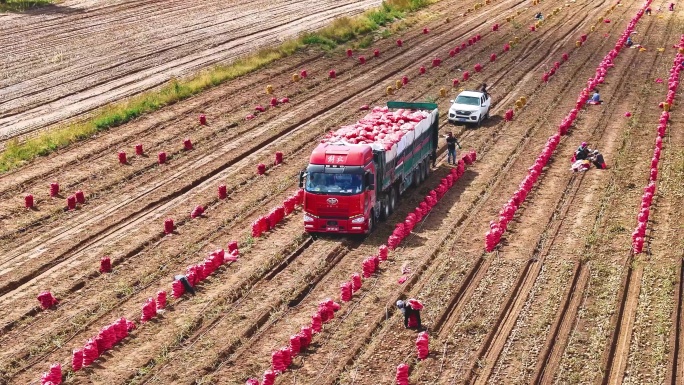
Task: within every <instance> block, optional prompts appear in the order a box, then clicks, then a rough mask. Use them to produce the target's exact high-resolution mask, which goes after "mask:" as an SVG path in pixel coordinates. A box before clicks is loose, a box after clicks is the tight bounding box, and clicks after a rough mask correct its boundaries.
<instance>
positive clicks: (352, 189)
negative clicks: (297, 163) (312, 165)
mask: <svg viewBox="0 0 684 385" xmlns="http://www.w3.org/2000/svg"><path fill="white" fill-rule="evenodd" d="M361 176H362V175H360V174H325V173H322V172H314V173H309V175H308V176H307V178H306V191H308V192H313V193H320V194H325V193H329V194H358V193H360V192H361V191H362V190H363V179H362V178H361Z"/></svg>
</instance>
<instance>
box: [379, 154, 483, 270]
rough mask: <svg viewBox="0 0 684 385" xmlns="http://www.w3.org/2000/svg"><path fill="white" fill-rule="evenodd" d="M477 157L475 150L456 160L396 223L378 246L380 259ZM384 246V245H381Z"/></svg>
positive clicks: (439, 198)
mask: <svg viewBox="0 0 684 385" xmlns="http://www.w3.org/2000/svg"><path fill="white" fill-rule="evenodd" d="M476 159H477V154H476V153H475V151H470V152H469V153H466V154H465V155H464V156H463V157H462V158H461V159H459V161H458V165H457V167H456V168H452V169H451V173H450V174H449V175H447V177H446V178H442V180H441V183H440V184H439V186H437V188H435V189H434V190H432V191H430V193H429V194H428V195H427V196H426V197H425V200H424V201H423V202H421V203H420V205H419V206H418V207H417V208H416V209H415V210H414V211H413V212H411V213H409V214H408V215H407V216H406V219H405V220H404V222H401V223H398V224H397V225H396V227H395V229H394V231H393V232H392V235H390V236H389V238H388V239H387V246H386V247H384V248H383V247H382V246H381V248H380V259H381V260H383V261H384V260H386V259H387V252H388V249H389V250H394V249H396V248H397V246H399V244H400V243H401V241H403V240H404V239H405V238H406V237H408V236H409V235H410V234H411V231H413V228H414V227H415V226H416V225H417V224H418V222H420V221H421V220H423V218H425V217H426V216H427V215H428V213H430V211H431V210H432V208H433V207H435V205H437V202H439V200H441V199H442V198H443V197H444V195H445V194H446V193H447V191H449V189H451V188H452V187H453V186H454V183H455V182H456V181H457V180H458V179H459V178H460V177H461V176H462V175H463V174H464V173H465V166H466V165H470V164H472V163H473V162H474V161H475V160H476ZM383 246H385V245H383Z"/></svg>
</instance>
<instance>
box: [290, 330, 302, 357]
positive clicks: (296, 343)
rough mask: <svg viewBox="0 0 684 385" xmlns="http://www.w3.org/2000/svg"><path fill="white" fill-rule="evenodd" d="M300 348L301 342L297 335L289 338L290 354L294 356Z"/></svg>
mask: <svg viewBox="0 0 684 385" xmlns="http://www.w3.org/2000/svg"><path fill="white" fill-rule="evenodd" d="M301 348H302V340H301V338H300V336H299V335H298V334H295V335H291V336H290V354H292V356H296V355H297V354H299V351H300V349H301Z"/></svg>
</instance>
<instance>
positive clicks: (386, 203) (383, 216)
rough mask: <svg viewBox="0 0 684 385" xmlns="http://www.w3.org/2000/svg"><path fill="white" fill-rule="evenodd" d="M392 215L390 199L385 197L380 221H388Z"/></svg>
mask: <svg viewBox="0 0 684 385" xmlns="http://www.w3.org/2000/svg"><path fill="white" fill-rule="evenodd" d="M390 214H392V212H391V211H390V207H389V197H385V199H383V201H382V203H381V207H380V220H382V221H384V220H386V219H387V218H389V216H390Z"/></svg>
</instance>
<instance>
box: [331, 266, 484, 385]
mask: <svg viewBox="0 0 684 385" xmlns="http://www.w3.org/2000/svg"><path fill="white" fill-rule="evenodd" d="M489 262H490V261H489V260H485V259H483V258H481V259H479V261H478V262H476V265H475V267H474V268H473V269H472V270H471V271H470V273H468V275H467V278H466V281H467V282H470V281H471V280H472V279H473V277H474V276H475V275H476V274H477V273H478V272H479V271H481V269H482V267H483V264H485V263H487V267H488V266H489ZM463 274H465V272H464V273H463ZM464 287H472V286H469V285H467V284H466V285H463V286H461V291H459V292H458V294H457V295H456V297H455V298H454V299H452V300H451V302H450V303H449V304H448V305H447V306H446V307H447V309H450V310H452V309H453V307H454V306H455V304H456V300H458V299H460V298H462V295H463V291H462V290H463V288H464ZM448 314H449V312H447V313H443V316H442V317H441V318H439V319H438V320H437V322H436V324H435V325H436V326H435V329H436V330H440V329H441V325H442V324H443V323H444V322H445V317H446V316H447V315H448ZM400 340H401V338H400ZM371 352H372V351H371ZM369 354H371V353H367V355H366V357H367V356H368V355H369ZM375 354H377V352H376V353H375ZM395 356H396V355H395ZM374 357H375V355H374ZM367 358H369V357H367ZM359 360H360V361H363V358H360V359H359ZM392 363H396V362H393V361H391V360H390V364H392ZM356 379H358V377H355V380H356ZM338 380H339V377H338Z"/></svg>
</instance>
